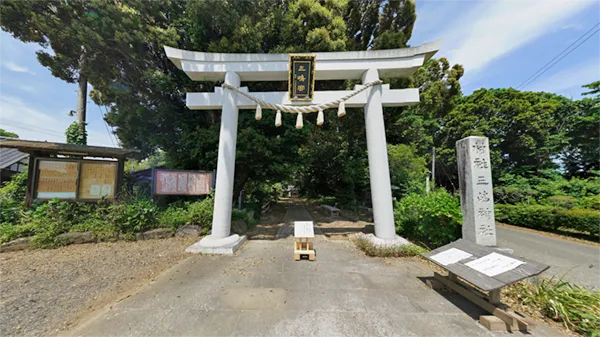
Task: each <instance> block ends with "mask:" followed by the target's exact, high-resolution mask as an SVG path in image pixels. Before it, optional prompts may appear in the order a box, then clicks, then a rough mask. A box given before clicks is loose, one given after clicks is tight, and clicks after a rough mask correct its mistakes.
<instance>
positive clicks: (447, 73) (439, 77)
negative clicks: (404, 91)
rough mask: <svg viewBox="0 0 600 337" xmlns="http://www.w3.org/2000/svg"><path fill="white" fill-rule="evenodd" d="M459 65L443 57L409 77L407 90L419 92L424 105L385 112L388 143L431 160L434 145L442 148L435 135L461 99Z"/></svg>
mask: <svg viewBox="0 0 600 337" xmlns="http://www.w3.org/2000/svg"><path fill="white" fill-rule="evenodd" d="M463 73H464V70H463V67H462V66H461V65H459V64H455V65H454V66H452V67H451V66H450V62H449V61H448V60H447V59H446V58H444V57H442V58H440V59H431V60H429V61H428V62H427V63H426V64H425V65H423V66H422V67H420V68H419V69H418V70H417V72H416V73H415V74H413V75H412V76H411V77H410V78H409V82H408V87H409V88H418V89H419V98H420V101H421V103H420V104H417V105H414V106H411V107H408V108H401V109H386V125H390V126H392V125H393V127H388V128H387V130H386V131H387V133H386V136H387V140H388V143H391V144H407V145H410V146H413V147H414V148H415V150H416V151H417V153H418V154H419V155H421V156H426V158H429V154H430V153H431V149H432V148H433V146H439V145H440V144H439V142H436V135H437V133H438V132H439V130H440V129H441V127H442V121H443V119H444V118H445V117H446V116H447V115H448V114H449V113H450V112H451V111H452V109H454V106H455V104H456V102H457V100H458V99H459V98H460V97H461V96H462V92H461V87H460V82H459V81H460V78H461V77H462V75H463Z"/></svg>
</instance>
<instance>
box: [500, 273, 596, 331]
mask: <svg viewBox="0 0 600 337" xmlns="http://www.w3.org/2000/svg"><path fill="white" fill-rule="evenodd" d="M507 295H508V296H510V297H512V298H514V299H515V300H517V301H519V302H521V303H522V304H523V305H525V306H532V307H534V308H536V309H537V310H538V311H540V312H541V313H542V314H543V315H545V316H546V317H548V318H550V319H552V320H555V321H557V322H561V323H562V324H563V325H564V326H565V328H567V329H569V330H572V331H576V332H579V333H581V334H583V335H584V336H589V337H598V336H599V331H600V292H599V291H597V290H589V289H586V288H583V287H580V286H577V285H575V284H572V283H569V282H566V281H563V280H558V281H556V280H554V278H551V279H543V280H542V281H541V282H539V284H531V283H527V282H519V283H517V284H514V285H512V286H510V287H509V288H507Z"/></svg>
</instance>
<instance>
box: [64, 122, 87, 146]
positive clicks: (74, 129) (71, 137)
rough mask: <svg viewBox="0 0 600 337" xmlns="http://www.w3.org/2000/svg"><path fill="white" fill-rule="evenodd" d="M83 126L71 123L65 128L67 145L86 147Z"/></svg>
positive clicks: (85, 132) (85, 133)
mask: <svg viewBox="0 0 600 337" xmlns="http://www.w3.org/2000/svg"><path fill="white" fill-rule="evenodd" d="M85 125H86V124H84V125H81V124H80V123H79V122H73V123H71V125H69V127H68V128H67V131H66V132H65V136H66V138H67V144H78V145H87V131H86V130H85Z"/></svg>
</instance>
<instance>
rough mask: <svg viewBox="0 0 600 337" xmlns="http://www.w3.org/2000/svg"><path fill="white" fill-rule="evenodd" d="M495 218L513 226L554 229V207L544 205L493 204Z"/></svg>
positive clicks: (557, 225)
mask: <svg viewBox="0 0 600 337" xmlns="http://www.w3.org/2000/svg"><path fill="white" fill-rule="evenodd" d="M495 211H496V212H495V213H496V214H495V215H496V220H497V221H500V222H505V223H508V224H511V225H515V226H522V227H529V228H533V229H540V230H550V231H552V230H556V229H557V228H558V227H559V224H558V223H556V207H554V206H546V205H529V204H517V205H501V204H500V205H495Z"/></svg>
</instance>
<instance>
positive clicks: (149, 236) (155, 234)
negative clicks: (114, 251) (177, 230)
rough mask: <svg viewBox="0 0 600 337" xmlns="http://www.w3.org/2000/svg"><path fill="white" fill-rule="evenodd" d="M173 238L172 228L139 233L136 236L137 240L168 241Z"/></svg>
mask: <svg viewBox="0 0 600 337" xmlns="http://www.w3.org/2000/svg"><path fill="white" fill-rule="evenodd" d="M171 236H173V231H172V230H171V229H170V228H157V229H153V230H150V231H147V232H143V233H137V234H136V235H135V239H136V240H154V239H166V238H170V237H171Z"/></svg>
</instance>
